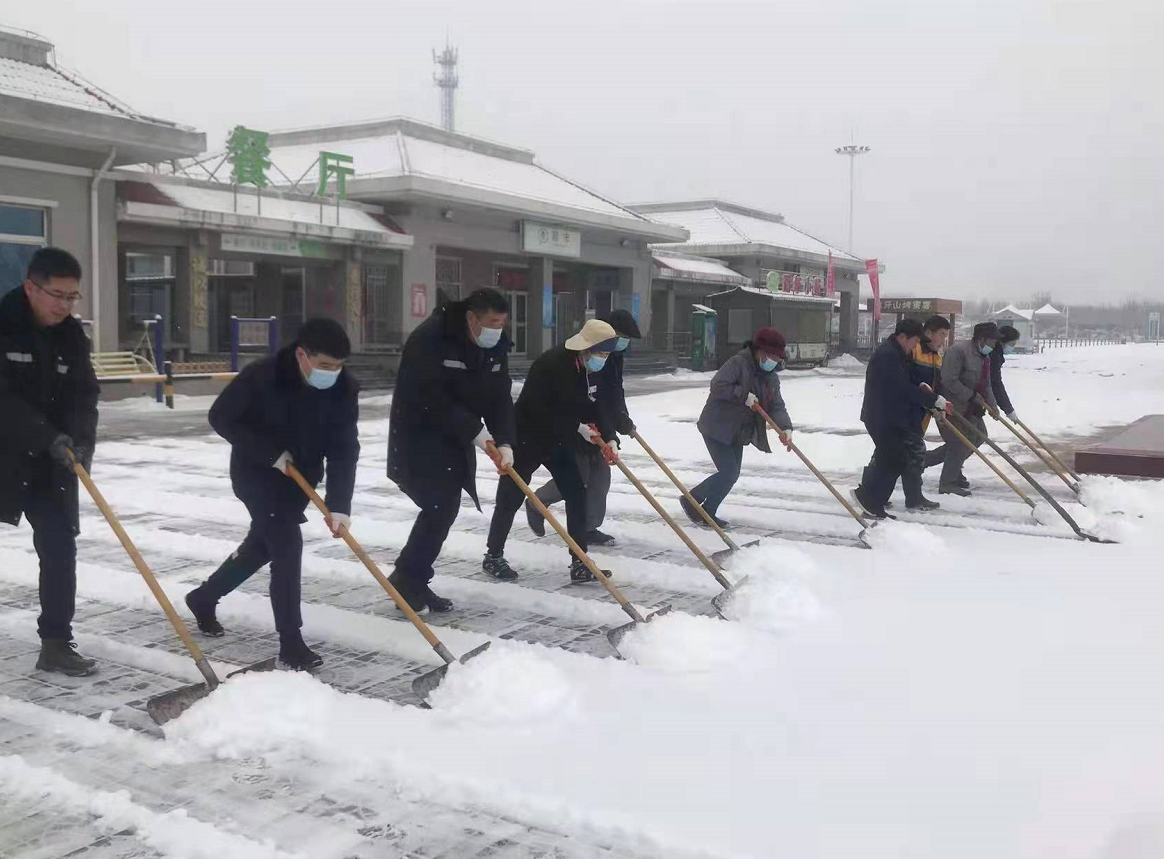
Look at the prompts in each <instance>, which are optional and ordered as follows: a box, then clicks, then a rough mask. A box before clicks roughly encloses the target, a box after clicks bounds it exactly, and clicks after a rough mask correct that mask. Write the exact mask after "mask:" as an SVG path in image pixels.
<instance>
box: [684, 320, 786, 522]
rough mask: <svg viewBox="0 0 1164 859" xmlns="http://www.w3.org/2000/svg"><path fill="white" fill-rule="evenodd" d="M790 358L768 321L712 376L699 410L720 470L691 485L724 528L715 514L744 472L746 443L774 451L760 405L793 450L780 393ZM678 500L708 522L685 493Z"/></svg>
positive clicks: (692, 516) (686, 510)
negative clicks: (782, 370) (786, 364)
mask: <svg viewBox="0 0 1164 859" xmlns="http://www.w3.org/2000/svg"><path fill="white" fill-rule="evenodd" d="M785 358H786V354H785V340H784V335H783V334H781V333H780V332H779V331H777V330H776V329H775V328H768V327H764V328H761V329H760V330H759V331H757V332H756V334H755V336H754V337H752V339H751V340H750V341H749V342H747V343H745V344H744V348H743V349H741V350H740V351H739V352H737V353H736V354H735V355H733V356H732V357H731V358H728V359H727V361H725V362H724V365H723V366H722V367H720V368H719V372H717V373H716V374H715V378H713V379H712V380H711V392H710V393H709V394H708V396H707V404H706V405H704V407H703V413H702V414H701V415H700V416H699V423H698V427H699V431H700V433H702V434H703V442H704V444H706V445H707V452H708V453H710V454H711V461H712V462H713V463H714V464H715V467H716V473H715V474H713V475H711V477H709V478H707V479H706V480H704V481H703V482H702V483H700V484H699V485H698V486H696V487H695V488H694V489H692V490H691V495H692V497H693V498H694V499H695V500H696V501H698V502H699V503H700V505H702V507H703V509H704V510H706V511H707V512H708V513H709V514H710V515H711V517H712V518H713V519H714V520H715V521H716V522H717V523H718V524H719V526H720V527H721V528H726V527H727V526H728V523H727V522H725V521H724V520H722V519H720V518H719V517H718V516H717V515H716V514H717V512H718V511H719V505H720V504H722V503H723V500H724V498H726V497H727V494H728V493H729V492H731V490H732V487H733V486H735V485H736V481H737V480H738V479H739V477H740V465H741V463H742V462H743V458H744V448H745V447H746V446H747V445H749V444H754V445H755V446H756V447H758V448H759V449H760V450H762V451H764V452H765V453H771V452H772V449H771V447H769V445H768V436H767V433H766V430H767V428H768V425H767V423H766V422H765V421H764V419H763V418H762V417H761V416H760V414H759V413H758V412H757V411H756V409H755V407H756V406H760V407H762V408H763V409H764V411H765V412H767V413H768V416H769V417H771V418H772V420H773V421H775V422H776V425H777V426H779V427H780V429H781V430H782V431H783V434H784V438H783V439H782V440H783V441H785V442H786V444H787V445H788V446H789V447H788V449H789V450H791V446H790V444H791V436H792V420H791V419H790V418H789V417H788V410H787V409H786V408H785V407H784V399H783V397H781V396H780V376H779V375H778V374H779V372H780V370H781V369H783V366H784V360H785ZM679 503H680V505H681V506H682V507H683V512H684V513H685V514H687V518H688V519H690V520H691V521H692V522H693V523H695V524H696V525H703V524H705V523H704V520H703V517H702V516H701V515H700V514H699V511H698V510H696V509H695V508H694V507H692V505H691V504H690V503H689V502H688V501H687V499H686V498H681V499H680V502H679Z"/></svg>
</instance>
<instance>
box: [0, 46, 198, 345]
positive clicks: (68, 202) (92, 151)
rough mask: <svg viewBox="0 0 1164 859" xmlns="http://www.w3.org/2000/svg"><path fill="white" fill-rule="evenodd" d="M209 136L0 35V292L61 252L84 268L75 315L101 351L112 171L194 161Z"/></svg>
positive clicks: (111, 309)
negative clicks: (140, 107)
mask: <svg viewBox="0 0 1164 859" xmlns="http://www.w3.org/2000/svg"><path fill="white" fill-rule="evenodd" d="M205 148H206V138H205V135H203V134H200V133H199V132H196V131H194V130H193V129H190V128H186V127H184V126H181V125H177V124H176V123H173V122H168V121H166V120H162V119H157V118H156V117H151V116H145V115H143V114H140V113H138V112H136V111H134V110H133V109H131V108H130V107H128V106H127V105H125V104H124V103H122V102H121V101H119V100H118V99H116V98H114V97H113V96H111V95H109V94H108V93H106V92H104V91H103V90H101V89H100V88H98V87H97V86H95V85H94V84H92V83H90V82H88V81H86V80H84V79H83V78H81V77H80V76H79V75H77V74H75V73H73V72H70V71H67V70H65V69H63V68H61V67H59V66H58V65H57V64H56V62H55V59H54V51H53V46H52V44H51V43H50V42H49V41H47V40H46V39H44V38H42V37H40V36H38V35H36V34H34V33H27V32H23V31H13V30H7V29H2V28H0V293H3V292H7V291H8V290H10V289H14V288H16V287H18V286H19V285H20V284H21V282H22V281H23V280H24V275H25V271H26V269H27V266H28V261H29V259H30V258H31V257H32V254H33V253H35V252H36V249H37V248H39V247H43V246H44V245H50V244H51V245H57V246H60V247H62V248H64V249H65V250H67V251H69V252H70V253H72V254H73V255H74V256H76V257H77V258H78V259H79V260H80V261H81V264H82V266H83V268H84V275H85V276H84V280H83V282H82V285H81V291H82V293H84V295H85V297H84V299H82V301H81V302H80V303H79V304H78V306H77V308H76V312H78V313H79V314H81V315H82V316H83V317H85V318H86V319H88V320H91V321H92V323H93V325H92V329H91V330H92V333H93V336H94V339H95V341H96V343H97V344H98V348H99V349H109V350H112V349H115V348H116V346H117V340H118V330H117V329H118V326H117V325H116V324H115V322H116V319H117V314H118V304H117V301H118V298H117V295H118V293H117V289H116V284H117V256H116V252H115V246H116V245H115V233H116V224H117V219H116V205H115V201H114V190H113V183H112V182H110V181H108V171H109V169H110V168H112V167H115V166H117V165H121V164H133V163H135V162H140V161H160V160H166V159H174V158H183V157H187V156H191V155H194V154H196V153H198V152H201V151H203V150H204V149H205Z"/></svg>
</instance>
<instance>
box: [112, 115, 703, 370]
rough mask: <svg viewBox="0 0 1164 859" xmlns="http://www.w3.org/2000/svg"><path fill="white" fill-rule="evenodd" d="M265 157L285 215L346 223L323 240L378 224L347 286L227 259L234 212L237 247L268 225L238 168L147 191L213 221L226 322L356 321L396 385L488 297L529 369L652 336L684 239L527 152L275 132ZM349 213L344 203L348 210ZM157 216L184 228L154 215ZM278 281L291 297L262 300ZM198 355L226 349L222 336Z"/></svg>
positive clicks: (329, 277) (359, 337)
mask: <svg viewBox="0 0 1164 859" xmlns="http://www.w3.org/2000/svg"><path fill="white" fill-rule="evenodd" d="M266 144H267V146H268V147H269V156H268V158H269V161H270V168H269V170H268V171H267V174H268V176H269V177H270V181H271V182H272V184H273V191H268V192H265V195H266V194H269V195H270V196H272V197H274V196H279V197H280V199H281V201H282V203H285V204H286V205H291V204H292V203H297V204H298V203H304V202H305V203H306V205H307V207H308V208H309V209H310V208H312V203H311V201H315V204H314V208H315V209H317V210H318V211H319V212H324V213H327V212H331V211H334V212H336V213H337V214H338V215H339V216H341V220H340V221H339V222H338V223H330V224H324V223H320V224H314V225H313V227H312V228H313V229H314V230H315V231H316V232H318V231H319V229H321V228H330V229H357V230H359V229H361V228H360V227H359V226H358V225H357V223H356V222H357V221H358V220H360V221H363V222H364V224H365V226H367V221H368V219H369V218H370V219H373V220H375V221H376V222H377V223H378V224H380V225H381V226H382V228H383V229H375V228H373V229H364V232H365V233H368V234H369V235H375V238H372V239H370V240H369V236H368V235H365V236H362V237H357V239H358V240H353V241H351V242H349V243H348V244H347V247H346V250H345V251H344V252H343V253H342V254H340V255H341V256H343V258H344V259H343V266H342V268H343V271H342V272H340V271H338V270H329V271H326V272H324V273H322V274H320V275H319V276H318V277H315V278H312V277H310V276H309V277H307V278H306V279H304V278H302V277H299V276H297V275H294V272H295V271H297V270H299V269H300V268H302V267H303V265H304V264H303V260H302V256H297V257H296V258H295V259H287V258H283V259H282V260H279V259H278V258H277V256H276V254H277V253H278V251H272V250H271V247H267V248H266V249H265V251H260V249H259V248H258V247H257V246H252V247H249V248H244V247H243V246H242V244H241V243H240V242H239V241H237V240H236V239H233V238H232V239H230V240H229V242H228V243H227V245H226V246H224V245H223V244H222V241H221V239H220V238H215V237H214V235H213V234H214V232H216V231H217V228H216V227H215V225H214V224H213V223H212V220H211V219H210V217H209V213H212V212H215V211H220V210H222V209H223V208H225V209H226V211H225V212H223V213H222V214H224V215H225V216H226V217H227V219H228V220H229V221H230V223H229V224H224V226H223V227H222V230H225V231H229V232H231V233H234V232H238V231H239V229H240V227H239V224H238V218H239V217H256V216H257V211H255V206H256V205H257V204H256V203H254V202H248V203H247V205H248V206H249V207H250V208H249V209H248V210H247V211H245V212H244V211H235V210H233V209H232V208H231V204H232V201H233V196H234V195H233V191H232V190H231V188H232V186H230V185H229V176H230V173H231V165H230V164H229V163H228V161H227V158H226V155H225V153H222V152H219V153H216V154H212V155H207V156H203V157H199V158H197V159H190V160H185V161H182V162H179V163H178V164H176V165H174V166H173V167H172V168H171V169H169V170H168V171H167V172H168V173H170V174H172V175H171V176H167V177H165V178H166V181H171V180H173V179H175V178H178V179H181V180H183V181H184V182H185V183H187V184H185V185H179V186H165V187H163V184H159V183H160V182H161V180H160V179H159V177H158V176H156V175H154V176H153V177H147V178H146V179H144V180H143V179H142V177H140V176H139V177H138V178H137V180H136V181H137V182H138V183H139V184H140V183H142V182H143V181H144V182H152V183H154V185H155V188H156V189H157V190H159V191H161V192H162V193H163V194H164V195H166V196H167V197H169V198H171V199H173V200H174V201H175V202H177V203H178V207H179V208H184V209H190V208H191V206H190V205H188V204H190V203H195V204H197V205H196V206H195V207H194V208H195V209H198V207H201V208H200V209H198V210H200V211H204V212H206V213H207V216H206V217H202V222H201V223H200V224H198V225H197V227H198V229H199V230H201V231H203V232H207V233H209V235H208V242H207V251H206V253H207V258H206V260H205V262H206V265H208V266H209V267H210V268H212V269H213V268H214V267H215V266H216V265H218V266H221V265H228V266H233V267H235V268H237V269H238V274H237V276H235V275H231V274H227V273H226V272H225V271H224V272H223V273H222V274H220V275H219V277H220V278H221V280H220V281H219V283H217V284H216V283H211V284H210V288H209V289H208V291H207V301H208V303H209V304H210V305H211V307H212V308H219V309H218V311H217V313H218V317H219V318H229V315H231V314H234V315H239V313H238V312H237V311H238V310H242V311H244V312H248V315H250V314H253V315H256V316H263V315H266V314H267V313H278V312H280V311H281V310H282V309H286V308H298V307H306V308H307V312H308V313H310V312H312V311H318V310H327V312H330V313H333V314H335V315H336V316H337V317H338V318H340V319H342V320H343V321H345V323H346V326H347V330H348V334H349V336H350V337H351V338H352V341H353V345H354V347H355V348H356V349H357V350H358V351H359V352H361V353H363V355H364V358H363V359H362V360H363V361H364V362H365V365H368V364H375V365H377V366H379V367H381V368H383V369H385V370H388V369H390V368H391V367H392V365H393V361H394V358H393V356H394V355H395V354H396V353H398V351H399V347H400V346H401V345H402V343H403V340H404V338H405V337H406V336H407V335H408V333H409V332H410V331H411V330H412V329H413V328H415V327H416V326H417V325H419V324H420V323H421V322H422V321H423V320H424V319H425V318H426V317H427V316H428V315H429V314H430V313H431V312H432V311H433V309H434V308H435V307H437V306H438V305H439V303H441V302H443V301H445V300H448V299H457V298H462V297H464V296H466V295H468V294H469V293H470V292H471V291H472V290H474V289H477V288H480V287H485V286H491V287H495V288H497V289H499V290H501V291H503V292H504V293H506V294H507V295H508V297H509V299H510V304H511V306H512V313H511V331H510V333H511V335H512V337H513V340H514V343H515V357H516V358H517V359H518V362H517V363H521V359H522V358H526V359H532V358H533V357H536V356H537V355H539V354H541V352H543V351H545V350H546V349H548V348H550V347H551V346H553V345H556V344H558V343H561V342H563V341H564V340H565V339H566V338H568V337H569V336H571V335H572V334H573V333H574V332H575V331H577V329H578V328H579V327H580V326H581V325H582V323H583V322H584V321H585V320H586V318H588V317H590V316H593V315H596V314H603V313H605V312H607V311H609V310H611V309H612V308H615V307H622V308H626V309H628V310H630V311H631V312H632V313H634V314H635V315H636V316H637V317H639V318H640V322H641V325H642V327H643V328H644V329H648V330H649V327H650V320H649V308H650V298H649V295H650V289H651V277H652V271H653V265H654V260H653V258H652V255H651V251H650V250H649V247H648V246H649V245H650V244H651V243H654V242H660V241H664V242H667V241H670V242H676V241H683V240H685V239H686V238H687V231H686V230H685V229H683V228H681V227H675V226H671V225H667V224H660V223H658V222H657V221H656V220H654V219H652V218H649V217H646V216H644V215H642V214H639V213H637V212H634V211H632V210H630V209H627V208H625V207H623V206H621V205H619V204H618V203H616V202H614V201H612V200H610V199H609V198H607V197H605V196H603V195H601V194H599V193H597V192H595V191H592V190H590V189H588V188H585V187H583V186H582V185H580V184H579V183H577V182H575V181H573V180H570V179H568V178H566V177H564V176H562V175H561V174H559V173H557V172H555V171H553V170H551V169H549V168H548V167H545V166H544V165H542V164H540V163H539V162H538V161H537V159H536V157H535V155H534V153H532V152H530V151H529V150H526V149H519V148H516V147H513V146H507V145H504V144H501V143H496V142H493V141H490V140H486V139H483V138H479V137H474V136H470V135H467V134H462V133H457V132H451V131H447V130H444V129H441V128H437V127H435V126H432V125H428V124H426V123H423V122H418V121H416V120H412V119H406V118H393V119H385V120H376V121H371V122H361V123H351V124H343V125H333V126H325V127H318V128H305V129H299V130H292V131H279V132H272V133H270V134H269V135H268V136H267V138H266ZM337 167H339V168H340V169H338V170H337V169H336V168H337ZM341 182H342V187H341V184H340V183H341ZM224 183H225V185H224ZM215 185H217V186H218V187H219V188H220V189H221V190H220V191H219V192H218V194H219V196H218V198H217V200H211V199H210V198H209V197H208V196H207V194H209V193H210V189H211V188H213V187H214V186H215ZM139 191H140V189H137V190H135V191H134V193H135V194H137V193H138V192H139ZM245 193H246V199H247V200H248V201H251V200H252V198H254V197H255V194H254V191H253V189H247V190H246V192H245ZM339 197H343V198H344V202H343V203H342V204H339V205H338V206H337V204H336V202H335V201H336V200H337V199H338V198H339ZM195 198H196V199H195ZM238 198H239V199H240V200H241V199H243V192H242V191H240V192H239V194H238ZM125 204H126V211H127V220H140V218H141V213H142V212H144V211H145V209H144V208H143V207H145V206H148V205H150V204H149V203H147V202H145V201H144V200H142V199H138V198H133V199H130V198H128V197H127V199H126V200H125ZM203 204H205V205H203ZM159 205H167V204H166V203H162V204H159ZM263 205H264V206H266V207H268V208H267V209H265V210H264V215H268V214H269V213H270V212H271V211H273V209H272V208H271V207H273V206H274V205H276V204H275V203H273V202H269V201H268V199H266V197H264V201H263ZM149 211H150V214H151V216H153V217H157V216H159V215H162V216H164V217H168V218H171V219H173V218H174V217H177V215H176V214H175V212H174V211H173V210H171V211H169V212H163V211H161V210H160V209H158V208H157V207H156V206H155V207H154V208H152V209H150V210H149ZM308 214H310V213H308ZM183 217H185V216H183ZM200 217H201V216H200ZM187 221H189V219H188V218H187ZM188 226H191V225H190V224H189V223H188ZM393 233H395V234H396V235H397V236H401V237H406V238H403V239H398V238H394V237H393V235H392V234H393ZM215 260H219V261H220V262H218V263H216V262H215ZM248 260H249V261H250V262H252V263H254V266H253V267H252V270H250V272H249V273H248V271H247V270H246V269H243V268H240V266H243V265H244V264H245V263H246V262H247V261H248ZM267 281H271V282H276V281H278V282H281V283H282V286H281V287H279V288H275V287H269V286H264V283H266V282H267ZM329 292H330V293H332V294H333V298H332V299H331V300H330V301H328V300H325V299H326V296H327V295H328V293H329ZM224 296H226V297H224ZM207 324H208V325H209V320H207ZM283 327H284V329H288V328H289V327H290V326H288V325H284V326H283ZM199 339H200V341H203V342H207V343H208V346H209V347H214V346H215V345H216V342H215V338H214V337H212V336H204V337H200V338H199ZM210 351H215V350H214V348H210ZM377 356H379V357H380V358H382V360H380V361H379V362H378V364H377V361H376V357H377ZM366 374H368V375H371V376H374V375H375V371H374V370H373V369H371V368H369V369H367V370H366Z"/></svg>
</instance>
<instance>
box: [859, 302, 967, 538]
mask: <svg viewBox="0 0 1164 859" xmlns="http://www.w3.org/2000/svg"><path fill="white" fill-rule="evenodd" d="M921 337H922V324H921V323H920V322H918V321H917V320H916V319H903V320H901V321H900V322H898V323H897V328H895V329H894V332H893V334H892V336H890V337H887V338H886V339H885V342H884V343H882V344H881V345H880V346H878V347H877V349H876V350H874V352H873V357H871V358H870V359H869V365H868V366H867V367H866V368H865V398H864V400H863V401H862V403H861V422H862V423H863V424H865V429H867V430H868V431H869V436H870V437H871V438H872V439H873V444H874V446H875V450H874V453H873V459H872V460H871V461H870V463H869V465H868V466H866V467H865V471H864V473H863V474H862V477H861V484H860V486H858V487H857V489H856V490H855V491H854V492H853V497H854V499H855V500H856V501H857V503H858V504H860V505H861V507H863V508H864V510H865V512H866V513H868V514H869V515H870V516H873V517H875V518H877V519H885V518H886V517H887V516H888V515H889V514H888V513H886V511H885V502H886V501H888V500H889V496H890V495H892V494H893V488H894V486H896V485H897V479H898V478H899V477H901V474H902V472H903V471H904V470H905V469H906V468H907V467H908V465H909V457H910V445H911V441H910V439H911V437H912V436H914V435H916V433H917V427H918V426H919V425H920V424H921V415H922V410H929V409H934V408H938V409H945V408H946V405H947V404H946V400H945V398H944V397H942V396H939V395H938V394H936V393H934V391H933V389H931V388H930V387H929V386H926V385H919V384H917V383H916V382H915V380H914V378H913V376H912V375H911V370H910V364H911V362H912V359H913V352H914V349H915V348H917V345H918V344H919V343H920V342H921Z"/></svg>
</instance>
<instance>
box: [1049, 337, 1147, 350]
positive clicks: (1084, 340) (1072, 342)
mask: <svg viewBox="0 0 1164 859" xmlns="http://www.w3.org/2000/svg"><path fill="white" fill-rule="evenodd" d="M1127 342H1128V341H1127V339H1126V338H1123V337H1036V338H1035V346H1036V347H1038V351H1040V352H1042V351H1043V350H1044V349H1053V348H1054V349H1059V348H1064V347H1067V346H1119V345H1121V344H1124V343H1127Z"/></svg>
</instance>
